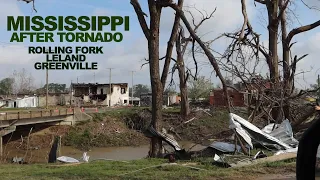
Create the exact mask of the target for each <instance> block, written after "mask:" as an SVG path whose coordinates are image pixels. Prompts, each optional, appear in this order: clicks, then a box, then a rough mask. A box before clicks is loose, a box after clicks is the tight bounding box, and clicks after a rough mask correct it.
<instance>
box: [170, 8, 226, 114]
mask: <svg viewBox="0 0 320 180" xmlns="http://www.w3.org/2000/svg"><path fill="white" fill-rule="evenodd" d="M169 6H170V7H171V8H172V9H174V10H175V11H176V12H177V14H179V15H180V17H181V20H182V21H183V23H184V24H185V26H186V28H187V29H188V31H189V33H190V35H191V36H192V37H193V39H195V41H197V43H198V44H199V45H200V47H201V48H202V50H203V51H204V53H205V54H206V56H207V57H208V59H209V61H210V63H211V65H212V66H213V68H214V70H215V71H216V74H217V76H218V77H219V79H220V81H221V83H222V86H223V90H224V93H225V99H226V101H227V104H228V111H229V112H230V100H229V96H228V90H227V86H226V81H225V79H224V77H223V76H222V74H221V72H220V68H219V65H218V63H217V61H216V59H215V57H214V56H213V54H212V53H211V52H210V50H209V49H208V48H207V47H206V45H205V44H204V43H203V42H202V41H201V39H200V38H199V37H198V36H197V34H196V33H195V32H194V31H193V29H192V27H191V26H190V23H189V22H188V20H187V18H186V16H185V15H184V12H183V11H182V10H181V9H179V8H178V6H177V5H176V4H169Z"/></svg>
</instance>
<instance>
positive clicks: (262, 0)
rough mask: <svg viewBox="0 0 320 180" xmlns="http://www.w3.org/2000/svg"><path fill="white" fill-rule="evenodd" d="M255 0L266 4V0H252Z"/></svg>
mask: <svg viewBox="0 0 320 180" xmlns="http://www.w3.org/2000/svg"><path fill="white" fill-rule="evenodd" d="M254 1H255V2H258V3H261V4H266V0H254Z"/></svg>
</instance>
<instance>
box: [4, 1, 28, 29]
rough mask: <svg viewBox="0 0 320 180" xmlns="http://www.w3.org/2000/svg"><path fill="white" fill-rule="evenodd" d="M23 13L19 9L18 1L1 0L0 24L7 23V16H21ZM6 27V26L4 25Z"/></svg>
mask: <svg viewBox="0 0 320 180" xmlns="http://www.w3.org/2000/svg"><path fill="white" fill-rule="evenodd" d="M21 15H23V13H22V12H21V11H20V8H19V6H18V1H6V0H2V1H1V6H0V24H7V16H21ZM4 27H6V26H4Z"/></svg>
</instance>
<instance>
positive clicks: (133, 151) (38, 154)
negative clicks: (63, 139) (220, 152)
mask: <svg viewBox="0 0 320 180" xmlns="http://www.w3.org/2000/svg"><path fill="white" fill-rule="evenodd" d="M179 144H180V145H181V146H182V148H184V149H186V150H190V148H191V150H200V149H203V148H204V146H201V145H195V144H194V143H192V142H180V143H179ZM165 148H166V149H168V150H169V151H172V148H170V147H168V146H165ZM49 151H50V149H49V148H48V149H38V150H29V151H28V152H26V151H25V150H17V149H15V148H10V149H6V150H5V155H6V157H7V159H8V160H10V159H12V158H13V157H16V156H17V157H25V161H26V162H28V163H46V162H47V161H48V154H49ZM148 151H149V145H143V146H138V147H107V148H92V149H91V150H90V151H88V152H87V155H88V156H90V160H95V159H101V158H103V159H113V160H136V159H142V158H145V157H146V156H147V154H148ZM82 154H83V151H80V150H78V149H75V148H73V147H70V146H63V147H61V149H60V156H69V157H73V158H75V159H80V158H81V157H82Z"/></svg>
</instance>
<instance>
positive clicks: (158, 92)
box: [130, 0, 183, 157]
mask: <svg viewBox="0 0 320 180" xmlns="http://www.w3.org/2000/svg"><path fill="white" fill-rule="evenodd" d="M130 3H131V4H132V6H133V7H134V9H135V12H136V14H137V17H138V20H139V23H140V26H141V28H142V30H143V33H144V35H145V37H146V39H147V41H148V52H149V59H148V61H149V69H150V77H151V90H152V121H151V124H152V127H153V128H154V129H155V130H156V131H160V130H161V121H162V102H163V92H164V87H165V84H166V80H167V76H168V72H169V67H170V62H171V56H172V49H173V45H174V42H175V38H176V34H177V32H178V28H179V23H178V21H179V17H177V16H176V18H175V22H174V25H173V28H172V33H171V36H170V40H169V41H168V47H167V53H166V57H165V63H164V67H163V72H162V75H161V77H160V72H159V71H160V70H159V68H160V67H159V61H160V58H159V31H160V19H161V10H162V8H163V6H162V5H161V2H160V1H155V0H148V6H149V11H150V27H148V25H147V23H146V20H145V18H144V16H146V14H145V13H144V12H143V11H142V9H141V6H140V4H139V2H138V0H131V1H130ZM182 4H183V1H179V8H181V7H182ZM161 150H162V140H161V139H160V138H159V137H153V138H152V139H151V150H150V157H160V156H162V151H161Z"/></svg>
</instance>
